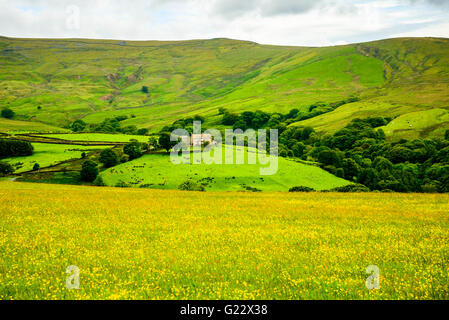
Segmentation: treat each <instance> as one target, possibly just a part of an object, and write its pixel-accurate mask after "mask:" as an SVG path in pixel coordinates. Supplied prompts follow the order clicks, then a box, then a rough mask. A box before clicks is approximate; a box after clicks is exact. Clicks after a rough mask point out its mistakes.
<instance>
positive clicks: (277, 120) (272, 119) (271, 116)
mask: <svg viewBox="0 0 449 320" xmlns="http://www.w3.org/2000/svg"><path fill="white" fill-rule="evenodd" d="M356 101H359V98H357V97H354V96H351V97H349V98H347V99H345V100H341V101H337V102H332V103H324V102H317V103H314V104H312V105H310V106H309V107H307V108H301V110H300V109H296V108H295V109H292V110H290V111H289V112H288V113H287V114H282V113H278V112H276V113H267V112H264V111H260V110H258V111H254V112H252V111H245V112H242V113H240V114H238V113H233V112H229V111H228V110H227V109H225V108H220V109H219V110H218V113H219V114H220V115H222V119H221V124H223V125H226V126H232V127H233V128H234V129H237V128H238V129H242V130H246V129H249V128H251V129H254V130H257V129H261V128H278V129H279V130H281V131H283V130H285V129H286V128H287V126H288V125H289V124H291V123H293V122H297V121H302V120H306V119H310V118H313V117H316V116H318V115H321V114H324V113H327V112H331V111H333V110H335V109H336V108H338V107H340V106H342V105H344V104H348V103H352V102H356Z"/></svg>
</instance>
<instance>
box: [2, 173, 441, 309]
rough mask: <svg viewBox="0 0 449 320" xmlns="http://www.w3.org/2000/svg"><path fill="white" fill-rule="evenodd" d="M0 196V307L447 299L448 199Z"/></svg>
mask: <svg viewBox="0 0 449 320" xmlns="http://www.w3.org/2000/svg"><path fill="white" fill-rule="evenodd" d="M0 197H1V210H2V214H1V215H0V228H1V233H0V270H1V272H0V299H295V300H296V299H448V298H449V296H448V292H449V287H448V283H449V279H448V264H447V261H448V258H449V248H448V246H447V242H448V241H449V219H448V214H447V203H448V202H449V196H448V195H446V194H435V195H429V194H427V195H426V194H382V193H368V194H336V193H326V194H325V196H323V194H321V193H310V194H291V193H276V192H275V193H256V194H249V193H238V192H237V193H234V192H227V193H201V192H180V191H162V190H142V189H120V188H99V187H78V186H61V185H58V186H57V185H45V184H39V185H37V184H25V183H17V182H14V183H11V182H0ZM70 265H76V266H78V267H79V269H80V290H71V291H70V290H67V289H66V288H65V283H66V278H67V276H68V275H67V274H65V270H66V267H67V266H70ZM368 265H376V266H378V267H379V269H380V285H381V288H380V289H379V290H367V288H366V287H365V280H366V278H367V277H368V275H367V274H365V269H366V267H367V266H368Z"/></svg>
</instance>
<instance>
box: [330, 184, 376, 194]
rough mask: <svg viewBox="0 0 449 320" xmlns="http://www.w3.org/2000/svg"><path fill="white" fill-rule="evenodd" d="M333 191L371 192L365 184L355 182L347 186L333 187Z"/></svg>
mask: <svg viewBox="0 0 449 320" xmlns="http://www.w3.org/2000/svg"><path fill="white" fill-rule="evenodd" d="M330 191H332V192H369V191H370V190H369V188H367V187H365V186H364V185H363V184H359V183H355V184H348V185H347V186H343V187H337V188H333V189H331V190H330Z"/></svg>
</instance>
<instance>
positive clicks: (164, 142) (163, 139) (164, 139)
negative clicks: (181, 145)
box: [159, 132, 176, 152]
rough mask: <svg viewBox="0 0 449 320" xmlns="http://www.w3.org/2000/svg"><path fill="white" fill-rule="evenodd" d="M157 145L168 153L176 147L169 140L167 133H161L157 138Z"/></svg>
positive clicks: (174, 143) (173, 142)
mask: <svg viewBox="0 0 449 320" xmlns="http://www.w3.org/2000/svg"><path fill="white" fill-rule="evenodd" d="M159 145H160V146H161V148H163V149H165V150H167V152H168V151H170V149H171V148H173V147H174V146H175V145H176V142H175V141H171V140H170V134H168V133H167V132H163V133H161V135H160V136H159Z"/></svg>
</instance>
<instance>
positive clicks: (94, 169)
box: [80, 160, 98, 182]
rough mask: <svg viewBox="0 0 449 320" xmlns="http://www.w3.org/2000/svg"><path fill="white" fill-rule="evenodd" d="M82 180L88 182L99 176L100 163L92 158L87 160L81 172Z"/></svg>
mask: <svg viewBox="0 0 449 320" xmlns="http://www.w3.org/2000/svg"><path fill="white" fill-rule="evenodd" d="M80 175H81V180H83V181H86V182H93V181H94V180H95V178H97V176H98V165H97V163H95V162H93V161H92V160H87V161H85V162H84V163H83V166H82V169H81V172H80Z"/></svg>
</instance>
